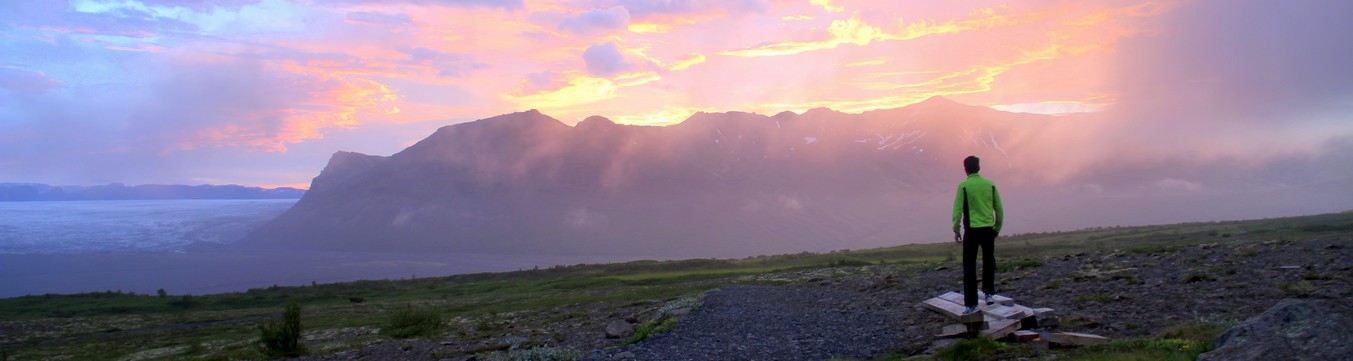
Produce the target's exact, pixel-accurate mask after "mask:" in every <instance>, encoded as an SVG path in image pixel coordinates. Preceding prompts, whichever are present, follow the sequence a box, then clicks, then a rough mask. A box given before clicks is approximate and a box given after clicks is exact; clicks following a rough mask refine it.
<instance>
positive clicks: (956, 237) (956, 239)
mask: <svg viewBox="0 0 1353 361" xmlns="http://www.w3.org/2000/svg"><path fill="white" fill-rule="evenodd" d="M954 243H963V235H962V234H960V233H958V231H954Z"/></svg>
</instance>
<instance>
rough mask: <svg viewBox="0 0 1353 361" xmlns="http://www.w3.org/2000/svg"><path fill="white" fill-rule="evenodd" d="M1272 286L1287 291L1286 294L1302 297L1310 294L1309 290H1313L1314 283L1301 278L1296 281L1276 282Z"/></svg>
mask: <svg viewBox="0 0 1353 361" xmlns="http://www.w3.org/2000/svg"><path fill="white" fill-rule="evenodd" d="M1274 286H1276V287H1278V289H1280V290H1283V292H1287V293H1288V294H1292V295H1296V296H1303V297H1304V296H1310V295H1311V292H1315V284H1312V283H1311V281H1307V280H1301V281H1297V282H1278V283H1277V284H1275V285H1274Z"/></svg>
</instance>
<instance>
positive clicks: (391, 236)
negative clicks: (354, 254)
mask: <svg viewBox="0 0 1353 361" xmlns="http://www.w3.org/2000/svg"><path fill="white" fill-rule="evenodd" d="M1051 121H1053V119H1052V118H1051V117H1046V116H1035V115H1027V114H1012V113H1004V112H998V111H994V110H991V109H988V108H981V107H972V106H966V105H962V104H958V103H954V102H952V101H948V100H946V99H942V98H934V99H931V100H927V101H925V102H922V103H918V104H915V105H912V106H909V107H905V108H899V109H892V110H883V111H874V112H867V113H863V114H845V113H839V112H835V111H831V110H826V109H814V110H810V111H808V112H805V113H804V114H801V115H800V114H794V113H781V114H777V115H775V116H772V117H767V116H763V115H757V114H750V113H739V112H729V113H698V114H695V115H692V116H691V117H690V118H689V119H687V120H686V121H684V122H682V123H680V124H676V125H672V126H667V127H644V126H630V125H619V124H615V123H614V122H611V121H610V120H608V119H605V118H603V117H596V116H594V117H590V118H588V119H585V120H583V121H582V122H580V123H578V124H577V125H576V126H574V127H570V126H568V125H566V124H564V123H562V122H560V121H558V120H556V119H553V118H551V117H549V116H546V115H544V114H541V113H540V112H537V111H534V110H532V111H527V112H520V113H513V114H506V115H501V116H497V117H493V118H488V119H483V120H479V121H475V122H469V123H463V124H456V125H450V126H445V127H442V128H441V129H438V130H437V131H436V132H435V133H433V134H432V135H431V136H429V137H427V138H426V139H424V140H422V141H420V142H418V143H417V144H414V145H413V146H410V147H409V148H407V149H405V150H403V151H401V152H399V153H396V154H394V155H391V156H389V157H377V156H367V155H361V154H357V153H347V152H339V153H337V154H335V155H334V157H333V158H332V159H331V160H330V162H329V164H328V165H327V166H326V167H325V169H324V171H323V172H322V173H321V174H320V175H319V176H317V177H315V179H314V182H313V183H312V185H311V189H310V191H309V192H307V193H306V195H305V196H304V197H303V198H302V199H301V200H300V201H299V202H298V203H297V204H296V205H295V206H294V207H293V208H292V209H291V210H289V211H287V212H286V213H285V214H283V215H282V216H280V217H278V218H277V219H276V220H274V221H273V222H270V223H269V224H267V225H265V226H263V227H261V228H259V229H258V230H256V231H255V232H254V233H253V234H251V235H250V236H249V237H247V238H246V241H244V242H243V244H245V245H248V246H254V247H283V248H319V249H341V250H372V251H375V250H379V251H473V252H536V253H542V252H543V253H596V252H605V253H616V254H631V255H636V256H661V257H678V256H701V257H703V256H714V255H723V256H727V255H754V254H763V253H773V252H793V251H802V250H815V251H818V250H831V249H839V248H846V247H862V246H867V245H886V244H896V243H902V242H905V241H917V240H916V239H909V238H908V236H907V235H910V236H912V237H915V236H917V235H925V234H931V235H934V234H937V233H936V232H934V231H943V230H945V229H947V222H948V220H947V211H948V209H947V207H948V202H950V201H951V200H952V198H951V197H952V193H951V192H952V190H951V188H952V187H953V184H954V183H955V182H957V180H959V179H961V178H962V168H961V167H960V166H959V164H960V163H961V159H962V158H963V157H964V156H967V155H969V154H980V155H982V156H983V157H987V156H992V157H999V158H1002V159H1014V158H1016V157H1018V153H1019V152H1020V151H1021V149H1022V148H1024V147H1022V146H1021V142H1027V141H1028V140H1027V138H1029V136H1028V134H1029V133H1030V132H1032V131H1036V129H1038V127H1040V126H1043V124H1046V123H1049V122H1051ZM998 140H1000V142H999V143H998ZM1001 163H1002V162H999V161H996V162H990V163H988V164H991V165H990V167H1000V166H1001V165H1000V164H1001ZM904 220H905V221H904Z"/></svg>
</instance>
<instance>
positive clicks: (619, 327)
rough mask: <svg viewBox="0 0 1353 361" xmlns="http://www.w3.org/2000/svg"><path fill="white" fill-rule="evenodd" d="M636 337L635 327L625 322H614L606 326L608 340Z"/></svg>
mask: <svg viewBox="0 0 1353 361" xmlns="http://www.w3.org/2000/svg"><path fill="white" fill-rule="evenodd" d="M631 335H634V325H632V324H630V323H629V322H625V320H613V321H611V322H610V323H607V324H606V338H625V337H630V336H631Z"/></svg>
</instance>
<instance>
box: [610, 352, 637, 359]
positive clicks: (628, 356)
mask: <svg viewBox="0 0 1353 361" xmlns="http://www.w3.org/2000/svg"><path fill="white" fill-rule="evenodd" d="M611 359H612V360H633V359H634V353H633V352H629V351H625V352H621V353H618V354H615V356H611Z"/></svg>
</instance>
